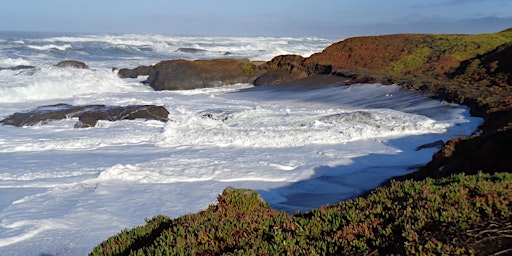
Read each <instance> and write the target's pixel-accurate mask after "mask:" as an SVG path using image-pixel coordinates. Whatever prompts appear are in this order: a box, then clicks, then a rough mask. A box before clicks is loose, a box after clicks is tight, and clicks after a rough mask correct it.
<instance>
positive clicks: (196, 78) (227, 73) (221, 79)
mask: <svg viewBox="0 0 512 256" xmlns="http://www.w3.org/2000/svg"><path fill="white" fill-rule="evenodd" d="M154 69H155V71H154V72H152V73H151V74H149V77H148V80H147V82H148V84H149V85H150V86H151V87H153V89H155V90H186V89H195V88H207V87H217V86H222V85H226V84H236V83H252V82H253V81H254V79H256V77H258V76H259V75H260V74H262V73H263V72H264V71H262V70H260V69H259V68H258V66H257V65H256V64H254V63H253V62H251V61H249V60H248V59H242V60H239V59H214V60H195V61H188V60H167V61H161V62H159V63H157V64H156V65H155V66H154Z"/></svg>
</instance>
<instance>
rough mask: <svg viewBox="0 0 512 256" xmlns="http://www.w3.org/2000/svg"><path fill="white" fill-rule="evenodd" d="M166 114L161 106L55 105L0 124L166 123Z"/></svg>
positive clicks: (79, 126)
mask: <svg viewBox="0 0 512 256" xmlns="http://www.w3.org/2000/svg"><path fill="white" fill-rule="evenodd" d="M168 115H169V111H167V109H165V108H164V107H162V106H154V105H130V106H122V107H120V106H106V105H86V106H72V105H68V104H56V105H48V106H41V107H38V108H36V109H33V110H30V111H26V112H18V113H14V114H12V115H10V116H8V117H6V118H5V119H3V120H1V121H0V124H3V125H13V126H18V127H23V126H31V125H36V124H47V123H50V122H53V121H56V120H61V119H69V118H74V117H78V120H79V121H78V122H77V123H76V124H75V128H84V127H94V126H95V125H96V123H97V122H98V120H107V121H118V120H133V119H139V118H140V119H149V120H159V121H162V122H166V121H168V120H169V119H168V118H167V116H168Z"/></svg>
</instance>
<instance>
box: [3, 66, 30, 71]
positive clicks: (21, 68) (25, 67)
mask: <svg viewBox="0 0 512 256" xmlns="http://www.w3.org/2000/svg"><path fill="white" fill-rule="evenodd" d="M34 68H36V67H35V66H30V65H18V66H14V67H8V68H2V67H0V70H12V71H17V70H25V69H34Z"/></svg>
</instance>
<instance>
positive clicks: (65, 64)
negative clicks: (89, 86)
mask: <svg viewBox="0 0 512 256" xmlns="http://www.w3.org/2000/svg"><path fill="white" fill-rule="evenodd" d="M55 66H56V67H60V68H78V69H89V67H88V66H87V65H86V64H85V63H83V62H81V61H76V60H63V61H61V62H59V63H57V65H55Z"/></svg>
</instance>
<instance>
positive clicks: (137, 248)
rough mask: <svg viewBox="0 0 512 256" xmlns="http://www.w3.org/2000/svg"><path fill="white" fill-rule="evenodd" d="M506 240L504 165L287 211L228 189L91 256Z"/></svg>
mask: <svg viewBox="0 0 512 256" xmlns="http://www.w3.org/2000/svg"><path fill="white" fill-rule="evenodd" d="M510 248H512V174H510V173H497V174H493V175H491V174H483V173H479V174H477V175H472V176H466V175H463V174H459V175H453V176H451V177H449V178H444V179H440V180H434V179H426V180H424V181H403V182H392V183H391V185H390V186H388V187H381V188H378V189H376V190H375V191H373V192H372V193H371V194H369V195H368V196H366V197H361V198H357V199H354V200H351V201H346V202H340V203H338V204H336V205H330V206H324V207H321V208H318V209H315V210H312V211H309V212H305V213H296V214H295V215H293V216H292V215H287V214H285V213H284V212H278V211H275V210H272V209H270V208H269V207H268V205H267V204H266V203H265V202H262V201H261V200H260V199H259V198H258V195H257V193H242V192H240V191H239V190H236V189H232V190H231V192H225V193H223V194H222V195H220V196H219V198H218V203H217V204H215V205H211V206H210V207H208V208H207V209H206V210H204V211H202V212H199V213H196V214H190V215H185V216H182V217H179V218H176V219H171V218H168V217H165V216H156V217H154V218H152V219H150V220H147V224H146V225H144V226H139V227H136V228H133V229H130V230H124V231H122V232H121V233H119V234H118V235H116V236H113V237H111V238H109V239H108V240H106V241H104V242H103V243H101V244H100V245H98V246H97V247H96V248H94V250H93V252H92V253H91V255H393V254H394V255H423V254H425V255H482V254H485V255H488V254H493V253H500V252H503V253H506V252H507V250H508V249H510ZM508 252H509V253H510V251H508Z"/></svg>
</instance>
